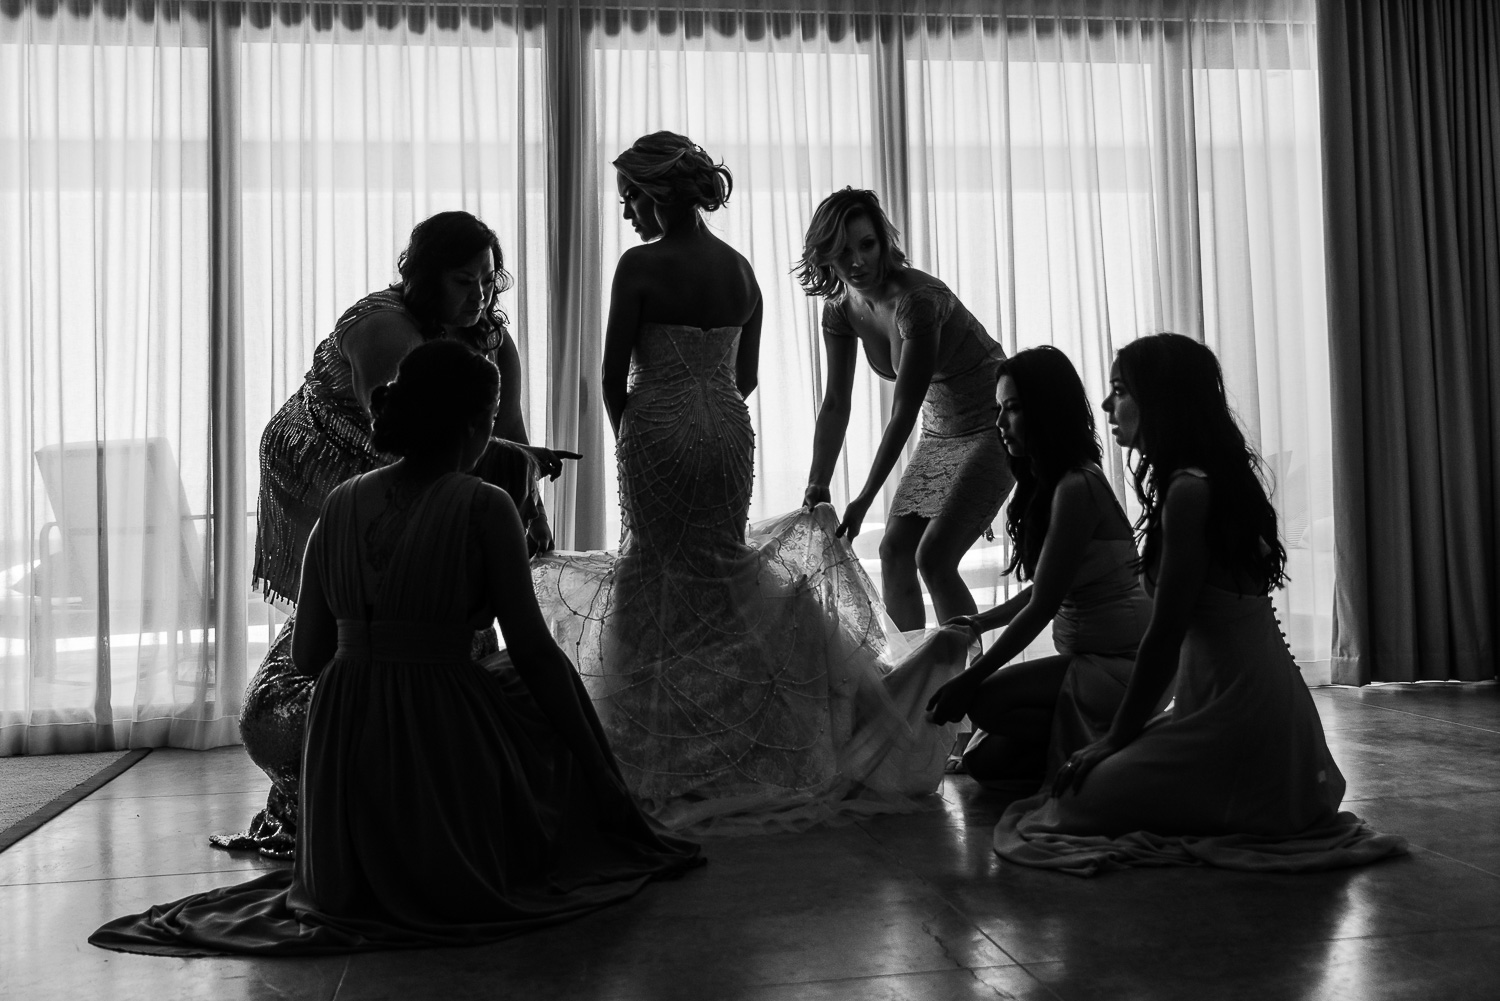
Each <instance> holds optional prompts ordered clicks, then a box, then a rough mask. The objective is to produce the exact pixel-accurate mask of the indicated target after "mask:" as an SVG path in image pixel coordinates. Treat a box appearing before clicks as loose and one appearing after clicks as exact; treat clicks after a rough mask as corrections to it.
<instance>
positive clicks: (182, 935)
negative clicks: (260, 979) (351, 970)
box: [90, 340, 700, 955]
mask: <svg viewBox="0 0 1500 1001" xmlns="http://www.w3.org/2000/svg"><path fill="white" fill-rule="evenodd" d="M498 384H499V379H498V373H497V372H496V371H495V368H494V366H493V365H492V364H490V363H489V362H488V361H487V360H485V359H484V358H482V357H480V356H478V355H476V354H475V353H474V352H472V351H470V350H468V349H467V348H465V347H463V346H460V345H458V344H455V343H453V342H452V341H446V340H442V341H435V342H432V343H428V344H423V345H421V346H419V347H417V348H416V349H415V350H413V351H412V352H411V353H410V354H409V355H408V356H407V357H406V358H405V360H403V361H402V363H401V369H400V375H399V376H398V378H397V379H396V381H395V382H394V383H392V384H391V385H389V386H381V387H378V388H377V390H376V398H375V407H376V418H375V427H374V440H375V443H376V445H377V446H378V447H379V448H380V449H381V450H382V451H383V452H385V453H390V454H394V455H396V456H399V459H398V461H396V462H394V463H393V464H392V465H389V466H386V467H384V468H381V469H377V470H375V471H373V472H370V473H365V474H362V475H360V476H356V477H354V478H353V479H351V480H348V481H346V482H344V483H342V484H340V485H339V486H338V487H336V488H335V489H334V491H333V493H332V494H331V495H330V496H329V498H328V501H327V503H326V504H325V505H324V507H323V513H322V516H321V517H320V518H319V520H318V522H317V525H316V526H315V528H314V529H313V532H312V535H311V538H310V539H309V542H308V547H307V559H306V565H305V567H304V570H303V574H302V588H301V591H300V592H299V594H300V597H301V599H302V600H301V603H300V604H299V606H298V613H299V621H298V623H297V629H296V634H295V636H294V637H293V641H292V656H293V659H294V660H295V661H296V663H297V665H298V666H299V667H300V668H301V669H302V670H303V671H304V672H309V673H311V672H320V677H319V681H318V687H317V692H316V694H315V695H314V697H313V701H312V706H311V708H310V709H309V711H308V718H307V746H306V751H305V753H304V756H303V771H302V774H303V785H302V804H301V806H302V815H301V823H300V824H299V827H298V831H297V853H296V855H297V863H296V866H295V867H281V868H278V869H275V870H273V871H271V872H268V873H265V874H264V875H262V876H260V877H259V878H258V879H254V880H252V881H250V882H248V883H242V884H240V885H237V886H230V887H223V888H220V889H214V890H209V891H207V892H204V893H199V894H195V895H193V896H191V897H187V898H185V899H183V900H178V901H175V902H173V903H170V904H166V905H162V906H159V907H153V908H151V909H150V910H149V911H147V912H146V913H144V914H140V915H133V916H129V917H124V918H119V919H116V920H114V921H111V922H109V923H108V924H107V925H105V926H104V927H103V928H101V929H99V930H98V931H96V932H95V933H94V935H93V936H92V937H91V938H90V941H91V942H92V943H93V944H95V945H99V946H103V947H105V948H110V949H120V950H124V951H129V952H147V953H158V954H168V955H201V954H205V953H221V952H231V953H254V954H272V955H295V954H301V955H307V954H326V953H337V952H354V951H362V950H367V949H389V948H419V947H431V946H442V945H471V944H475V943H478V942H488V941H493V940H495V939H501V938H506V937H508V936H511V935H515V934H517V933H519V932H524V931H528V930H530V929H534V928H539V927H542V926H546V925H551V924H555V923H556V922H558V921H561V920H565V919H568V918H571V917H575V916H578V915H581V914H586V913H588V912H589V911H592V910H596V909H598V908H600V907H604V906H606V905H608V904H611V903H615V902H617V901H621V900H624V899H626V898H628V897H631V896H633V895H634V894H635V893H637V892H638V891H639V890H640V889H641V888H642V887H644V886H645V884H646V883H647V882H649V881H650V880H652V879H658V878H662V877H667V876H673V875H676V874H679V873H681V872H683V871H685V870H686V869H689V868H691V867H693V866H694V865H697V864H698V863H699V862H700V858H699V850H698V846H697V845H693V844H690V843H688V842H685V841H681V840H679V839H676V838H673V837H670V836H665V835H663V834H661V833H659V832H658V831H657V830H655V829H654V828H653V826H652V825H651V824H650V822H649V821H648V820H647V819H646V818H645V817H644V816H643V815H642V814H641V812H640V810H639V809H638V808H637V807H636V806H635V804H634V803H633V802H632V800H631V798H630V794H629V792H628V790H627V789H626V788H625V783H624V781H623V780H622V779H621V777H620V772H619V769H618V768H617V767H616V765H615V762H614V758H613V756H612V755H611V754H610V751H609V746H608V744H607V743H605V740H604V737H603V734H602V733H601V732H600V729H599V721H598V719H597V718H596V717H595V715H594V712H593V710H592V708H591V706H590V703H589V698H588V695H587V693H585V692H584V691H583V686H582V685H581V684H579V681H578V677H577V676H576V675H575V674H574V672H573V669H572V666H571V665H570V664H569V663H568V659H567V657H566V656H564V655H563V653H562V651H561V650H559V649H558V647H557V644H556V643H555V642H554V641H553V639H552V637H551V636H550V635H548V631H547V625H546V623H545V622H544V621H543V619H542V617H541V615H540V614H539V612H538V610H537V605H536V601H535V600H534V599H533V597H532V593H531V581H530V576H529V571H528V566H527V544H526V541H525V537H524V534H523V529H522V526H521V519H520V517H519V515H518V514H517V511H516V506H515V504H514V503H513V502H512V501H511V500H510V498H509V497H508V496H507V495H506V494H505V493H504V492H503V491H501V490H498V489H496V488H495V487H493V486H491V485H489V484H486V483H484V482H483V481H482V480H480V479H479V478H478V477H475V476H471V475H465V474H466V473H467V472H468V471H469V470H470V469H472V468H473V467H474V464H475V463H476V462H477V461H478V459H479V457H480V454H481V453H482V452H483V451H484V450H485V448H486V447H487V445H488V440H487V439H488V438H489V436H490V433H491V430H492V424H493V420H494V415H495V407H496V398H497V395H498ZM497 618H498V620H499V622H500V628H501V630H502V631H503V632H504V634H505V639H506V643H507V648H508V651H509V653H510V663H511V665H512V667H513V670H512V671H507V672H505V673H503V674H499V673H491V672H489V671H486V670H485V669H484V668H483V667H481V666H480V665H479V664H476V663H475V662H474V661H473V659H472V658H471V657H470V655H469V651H470V646H471V644H472V636H473V634H474V632H475V631H476V630H477V629H480V628H488V627H489V626H490V624H491V623H493V622H494V621H495V620H496V619H497Z"/></svg>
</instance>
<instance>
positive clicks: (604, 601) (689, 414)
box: [533, 324, 963, 833]
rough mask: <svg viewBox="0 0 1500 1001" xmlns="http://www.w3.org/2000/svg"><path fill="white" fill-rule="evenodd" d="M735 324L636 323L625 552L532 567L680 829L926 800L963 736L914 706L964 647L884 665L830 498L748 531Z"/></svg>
mask: <svg viewBox="0 0 1500 1001" xmlns="http://www.w3.org/2000/svg"><path fill="white" fill-rule="evenodd" d="M738 334H739V331H738V328H720V329H716V330H699V329H698V328H694V327H676V326H670V325H658V324H653V325H648V326H647V327H645V328H643V331H642V336H641V339H640V341H639V342H638V344H637V348H636V355H635V358H634V363H635V366H634V369H633V373H632V385H631V388H630V393H629V397H628V403H627V406H626V410H625V415H624V419H623V421H622V423H621V429H620V438H619V443H618V446H617V457H618V461H619V470H620V496H621V512H622V520H623V523H624V529H625V531H624V538H623V541H622V544H621V547H620V551H619V553H618V554H615V553H556V554H553V555H551V556H548V557H543V558H541V559H539V560H537V561H536V562H535V563H534V564H533V583H534V584H535V589H536V592H537V598H538V601H539V603H540V604H541V606H542V611H543V614H544V615H545V616H546V617H547V618H548V620H549V621H550V623H551V624H552V627H553V630H554V634H555V635H556V637H557V638H558V640H559V642H560V643H561V644H562V646H563V649H564V650H566V651H567V652H568V653H569V654H570V655H571V656H572V657H573V659H574V662H575V664H576V665H577V667H578V670H579V673H580V675H581V676H582V678H583V681H584V684H585V685H586V686H587V687H588V690H589V693H590V694H591V695H592V696H593V699H594V703H595V707H596V708H597V710H598V712H599V716H600V720H601V722H602V723H603V725H604V728H605V731H606V733H607V734H608V735H609V740H610V744H611V746H612V747H613V748H614V750H615V753H616V755H617V757H618V758H619V761H620V765H621V769H622V771H623V773H624V775H625V779H626V782H627V783H628V784H629V785H630V787H631V789H632V791H633V792H635V794H636V795H637V797H638V798H639V799H640V801H641V802H642V803H643V805H644V806H645V808H646V810H647V811H648V812H649V813H651V814H652V815H653V816H654V817H656V818H657V819H658V820H660V821H661V822H663V823H664V824H666V825H667V826H668V827H669V828H671V829H673V830H686V831H693V832H696V833H707V832H713V833H747V832H760V831H773V830H794V829H800V828H803V827H806V826H808V825H810V824H814V823H820V822H824V821H828V820H833V819H836V818H839V817H854V816H867V815H870V814H873V813H880V812H892V811H903V810H912V809H920V808H922V807H923V806H924V805H925V804H924V802H923V798H924V797H926V796H928V795H929V794H931V793H932V792H934V791H935V790H936V789H937V786H938V784H939V783H940V781H941V779H942V766H943V761H944V760H945V757H946V753H947V750H948V748H949V747H950V746H951V744H952V741H953V733H952V728H940V727H933V726H930V725H928V724H927V723H926V722H925V721H924V720H923V719H922V716H921V711H922V705H923V704H925V698H924V697H923V696H924V693H930V691H931V690H932V689H935V688H936V686H937V685H939V684H941V683H942V682H943V681H945V680H947V678H948V677H951V676H952V675H953V674H954V673H956V672H957V671H958V670H961V669H962V666H963V657H962V653H960V654H959V655H957V656H956V657H953V658H950V659H948V660H947V661H944V662H942V663H939V664H936V665H933V666H932V669H931V670H930V671H928V672H927V673H926V674H924V675H923V676H921V677H917V676H916V675H915V674H914V673H912V672H908V673H906V674H900V675H893V674H892V667H893V658H894V657H895V656H898V655H899V654H900V653H902V652H903V651H904V649H905V647H904V644H903V642H902V639H901V637H900V636H899V634H896V633H895V632H894V630H893V629H891V628H890V627H889V621H888V619H887V618H886V616H885V613H884V609H883V607H882V605H881V604H880V601H879V598H878V597H877V594H876V592H875V589H874V587H873V585H872V584H871V582H870V580H869V578H868V576H867V575H866V574H865V573H864V571H863V569H862V568H861V567H860V565H859V562H858V560H857V559H856V558H855V556H854V554H853V551H852V550H851V549H850V547H849V545H848V543H847V542H846V541H844V540H839V539H835V538H834V529H835V527H836V524H837V517H836V516H835V515H834V513H833V511H832V508H830V507H828V506H827V505H823V506H820V507H819V508H818V509H817V510H816V511H813V512H796V513H793V514H791V515H787V516H785V517H782V518H779V519H775V520H773V521H770V522H765V523H761V524H759V525H755V526H751V527H750V529H749V532H748V535H747V534H746V530H745V523H746V514H747V512H748V510H749V504H750V491H751V480H752V476H753V468H754V466H753V458H754V447H755V446H754V437H753V433H752V431H751V425H750V417H749V412H748V410H747V409H746V407H745V403H744V401H743V400H742V399H741V398H740V396H739V394H738V391H737V390H736V388H735V384H734V369H733V359H734V352H735V348H736V344H737V339H738ZM919 703H921V704H919Z"/></svg>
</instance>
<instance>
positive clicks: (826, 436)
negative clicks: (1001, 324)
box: [797, 188, 1014, 629]
mask: <svg viewBox="0 0 1500 1001" xmlns="http://www.w3.org/2000/svg"><path fill="white" fill-rule="evenodd" d="M797 279H798V281H799V282H800V283H801V285H802V287H803V288H804V289H805V290H806V291H807V294H808V295H812V296H820V297H822V298H824V299H826V300H827V302H826V303H825V304H824V306H823V348H824V351H825V352H826V355H827V364H828V375H827V379H826V388H825V389H824V391H823V403H822V406H821V408H820V409H819V410H818V423H817V429H816V431H815V432H814V437H813V459H812V469H811V471H810V472H809V473H808V483H807V493H806V498H805V501H806V504H807V506H809V507H811V506H812V505H814V504H820V503H826V502H827V501H828V500H829V499H830V491H829V488H828V484H829V482H830V480H831V479H832V478H833V472H834V465H835V463H836V462H837V461H838V456H839V451H840V450H841V449H842V448H843V445H844V433H845V431H846V430H847V429H848V426H849V409H850V400H851V395H852V392H853V388H854V372H855V367H856V365H857V362H858V356H859V348H860V345H861V344H863V346H864V353H865V359H866V360H867V361H868V362H869V363H870V367H871V368H872V369H874V370H875V374H876V375H879V376H880V377H881V378H882V379H885V380H887V381H892V382H894V383H895V396H894V400H893V402H892V405H891V417H890V420H889V421H888V422H887V423H886V427H885V433H884V434H883V435H881V438H880V445H879V446H878V447H877V448H876V450H875V458H874V461H873V463H872V464H871V466H870V472H869V475H868V476H866V477H865V482H864V486H863V487H862V488H861V489H860V491H859V493H858V494H857V495H855V497H854V498H853V499H852V500H850V501H849V505H848V507H846V508H845V509H844V516H843V519H842V520H841V521H840V522H839V534H840V535H842V536H846V537H849V538H851V539H852V538H853V537H854V536H856V535H858V534H859V532H860V529H861V525H862V523H863V521H864V517H865V514H866V512H868V511H869V509H870V505H871V504H873V503H874V502H875V498H876V496H877V495H878V494H879V493H880V490H881V487H882V486H883V485H884V484H885V481H886V478H887V477H889V476H890V474H891V470H892V469H894V468H895V466H896V460H897V459H898V458H899V457H900V455H901V450H902V449H903V448H905V447H906V442H907V439H908V438H910V437H911V432H912V429H913V428H914V427H915V426H916V423H917V417H918V415H919V414H920V415H921V418H922V436H921V438H919V439H918V441H917V448H916V451H915V453H914V454H913V455H912V458H911V461H910V462H908V463H907V465H906V469H905V471H904V472H903V473H902V475H901V482H900V485H899V486H898V487H897V488H896V496H895V498H894V499H893V500H892V502H891V508H890V510H889V511H888V512H887V513H886V523H885V535H884V536H883V537H882V539H881V542H880V573H881V578H882V579H881V592H882V594H883V595H884V596H885V604H886V607H887V608H888V609H889V610H890V614H891V618H892V619H893V620H895V623H896V625H897V626H898V627H899V628H901V629H920V628H922V626H923V624H924V622H925V620H926V611H925V609H924V607H923V603H922V588H921V583H919V580H918V578H919V576H920V580H921V581H922V582H925V583H926V584H927V590H928V592H929V593H930V594H931V595H932V604H933V608H934V610H935V611H936V613H937V621H939V622H946V621H947V620H948V619H951V618H954V617H956V616H959V615H973V614H974V612H975V611H976V610H977V609H976V606H975V604H974V598H973V596H972V595H971V594H970V593H969V587H968V585H967V584H965V583H964V581H963V578H962V577H960V576H959V572H958V563H959V560H960V559H962V558H963V555H964V553H966V552H968V551H969V547H970V546H972V545H973V544H974V542H975V541H976V540H977V539H978V538H979V536H980V534H981V533H983V532H985V531H986V530H987V529H988V528H989V526H990V523H991V522H992V521H994V519H995V515H996V514H998V513H999V511H1000V504H1001V502H1002V501H1004V500H1005V495H1006V493H1008V492H1009V490H1010V488H1011V486H1012V484H1013V482H1014V481H1013V480H1012V478H1011V475H1010V470H1009V467H1008V466H1007V464H1006V461H1005V449H1004V448H1002V447H1001V445H1000V442H999V440H998V439H997V438H996V437H995V430H994V428H995V398H994V392H995V370H996V368H997V367H998V366H999V364H1000V361H1001V359H1003V358H1004V357H1005V352H1004V351H1003V350H1002V349H1001V347H1000V345H999V344H996V343H995V341H994V340H993V339H992V338H991V337H990V335H989V333H988V332H986V331H985V329H984V325H983V324H981V323H980V322H979V321H978V320H976V319H975V318H974V316H973V314H971V313H970V312H969V311H968V310H967V309H965V308H964V304H963V303H961V302H959V301H958V297H957V296H956V295H954V294H953V293H952V292H951V291H949V289H948V286H946V285H944V284H943V283H942V282H940V281H938V280H937V279H936V278H934V277H933V276H931V275H929V274H925V273H924V272H921V271H918V270H917V269H916V268H913V267H911V266H910V265H908V264H907V263H906V255H905V254H903V253H902V252H901V248H900V247H899V246H898V245H897V243H896V230H895V228H894V227H893V226H892V225H891V222H890V220H889V219H887V218H886V215H885V212H884V211H883V210H882V209H881V207H880V201H879V199H878V198H876V196H875V193H874V192H873V191H861V190H857V189H855V188H845V189H844V190H842V191H835V192H834V193H833V194H831V195H829V196H828V197H827V198H825V199H823V202H822V204H821V205H819V206H818V209H817V211H816V212H814V213H813V218H812V222H811V223H810V224H809V225H808V227H807V236H806V238H805V239H804V241H803V249H802V259H801V260H800V261H799V262H798V264H797Z"/></svg>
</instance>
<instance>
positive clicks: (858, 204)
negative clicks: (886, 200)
mask: <svg viewBox="0 0 1500 1001" xmlns="http://www.w3.org/2000/svg"><path fill="white" fill-rule="evenodd" d="M859 218H865V219H868V220H870V225H871V226H873V227H875V238H876V239H877V240H879V241H880V267H881V269H882V271H883V272H884V273H886V274H889V273H890V272H891V271H893V270H895V269H896V268H900V267H905V266H906V254H904V253H902V251H901V241H900V235H899V234H898V233H897V232H896V227H895V226H892V225H891V221H890V219H888V218H886V214H885V210H884V209H882V208H881V207H880V198H879V197H878V196H877V195H876V194H875V192H873V191H869V190H867V189H865V188H845V189H844V190H842V191H835V192H834V193H833V194H831V195H829V196H828V197H827V198H825V199H823V201H822V203H821V204H819V205H818V208H817V210H816V211H815V212H813V217H812V222H810V223H808V224H807V235H805V236H804V237H803V238H802V257H801V258H800V259H799V260H798V261H797V263H796V264H794V265H793V266H792V273H793V274H794V275H796V276H797V284H799V285H801V286H802V290H803V291H804V292H806V293H807V294H808V295H817V296H822V297H823V298H825V299H831V298H834V297H836V296H839V295H842V294H843V291H844V283H843V281H841V280H840V279H839V276H838V275H837V274H835V273H834V270H833V265H832V261H833V259H834V258H836V257H837V256H838V254H839V251H840V250H842V249H843V248H844V240H845V235H844V234H845V233H847V232H848V230H849V225H850V224H851V223H853V222H854V220H855V219H859Z"/></svg>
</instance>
